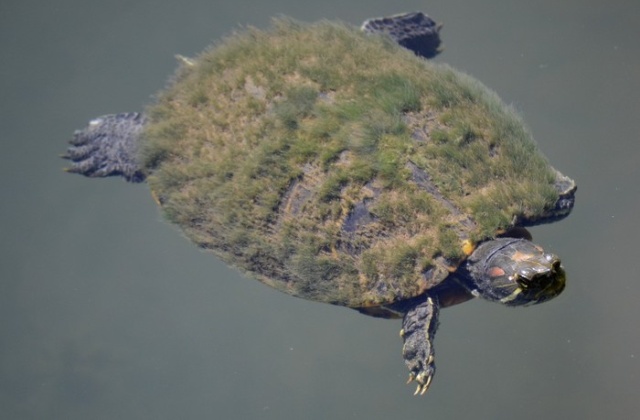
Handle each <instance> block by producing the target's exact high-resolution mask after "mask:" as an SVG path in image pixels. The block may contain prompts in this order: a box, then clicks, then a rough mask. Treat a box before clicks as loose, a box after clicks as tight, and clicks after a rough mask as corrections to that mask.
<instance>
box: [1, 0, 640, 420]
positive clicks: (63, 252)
mask: <svg viewBox="0 0 640 420" xmlns="http://www.w3.org/2000/svg"><path fill="white" fill-rule="evenodd" d="M428 3H429V4H428V5H426V4H425V3H424V2H422V1H402V2H400V3H399V4H398V5H391V4H390V3H389V2H384V1H365V0H352V1H350V2H349V3H348V4H347V5H345V4H344V2H342V1H337V0H327V1H325V2H308V4H307V3H304V2H293V1H277V0H265V1H258V0H236V1H233V2H221V1H195V0H194V1H184V2H168V1H163V2H158V1H155V2H154V1H140V0H138V1H128V2H125V1H122V0H118V1H112V2H98V1H91V2H87V1H79V0H62V1H58V2H47V1H42V0H29V1H15V0H10V1H5V2H3V3H2V5H0V51H1V52H2V57H3V58H2V65H0V92H2V95H1V100H0V133H1V135H2V145H3V147H2V154H1V155H0V159H1V163H0V171H1V174H0V188H1V191H2V197H3V199H2V205H0V216H1V217H0V220H1V222H0V407H2V408H1V411H2V413H3V415H2V417H3V418H11V419H31V418H34V419H35V418H38V419H54V418H56V419H57V418H64V419H86V418H91V419H112V418H122V419H129V418H131V419H143V418H150V419H151V418H153V419H174V418H229V419H231V418H238V419H240V418H243V419H244V418H273V419H285V418H291V419H294V418H296V419H297V418H318V419H325V418H355V419H359V418H367V419H389V418H416V417H419V418H422V417H428V418H431V419H438V418H442V419H449V418H456V419H464V418H473V419H479V418H491V419H511V418H521V419H528V418H531V419H540V418H580V419H585V418H589V419H591V418H593V419H599V418H620V419H622V418H630V417H633V413H637V412H638V411H639V410H640V403H639V402H638V398H637V397H638V390H639V389H640V327H639V326H638V323H639V319H640V305H639V304H638V302H639V301H640V287H639V286H638V278H639V274H638V272H639V269H638V264H636V261H637V260H638V257H637V254H638V253H637V248H636V247H635V245H636V243H637V240H638V239H637V238H638V237H639V236H640V227H639V226H640V223H639V222H638V216H639V213H640V182H639V181H640V176H639V175H640V174H639V170H638V166H639V162H640V141H639V137H640V129H639V128H638V127H639V126H638V119H639V117H640V114H639V110H640V44H638V42H637V39H638V35H639V33H638V27H640V3H638V2H633V1H629V0H626V1H623V0H617V1H608V2H605V1H599V2H595V1H577V0H571V1H564V2H557V1H549V0H547V1H538V2H531V1H524V0H511V1H507V0H501V1H498V0H494V1H491V2H482V3H480V2H473V1H468V0H467V1H462V0H453V1H452V0H448V1H435V0H434V1H430V2H428ZM418 9H420V10H424V11H426V12H428V13H430V14H431V15H432V16H434V17H435V18H436V19H438V20H440V21H443V22H444V23H445V29H444V31H443V38H444V40H445V47H446V51H445V53H444V54H443V55H442V56H441V57H440V58H439V60H440V61H446V62H448V63H451V64H453V65H454V66H456V67H458V68H460V69H463V70H465V71H467V72H468V73H470V74H472V75H474V76H476V77H477V78H479V79H480V80H482V81H484V82H485V83H486V84H487V85H489V86H490V87H492V88H493V89H495V90H496V91H497V92H498V93H499V94H500V95H501V96H502V97H503V98H504V99H505V100H506V101H507V102H510V103H513V104H514V105H515V106H516V107H517V108H518V109H519V110H520V111H521V112H522V113H523V114H524V116H525V119H526V120H527V122H528V124H529V125H530V127H531V128H532V131H533V132H534V134H535V136H536V138H537V140H538V142H539V144H540V147H541V149H542V150H543V151H544V152H545V153H546V154H547V155H548V156H549V158H550V160H551V161H552V163H553V164H554V165H555V166H557V167H558V168H559V169H561V170H562V171H563V172H564V173H565V174H567V175H569V176H572V177H574V178H575V179H576V180H577V182H578V185H579V190H578V196H577V205H576V208H575V210H574V213H573V214H572V215H571V217H569V218H568V219H566V220H565V221H563V222H561V223H558V224H555V225H550V226H545V227H539V228H535V229H533V230H532V233H533V234H534V236H535V239H536V241H537V242H539V243H541V244H543V245H545V246H546V247H548V248H549V249H550V250H553V251H554V252H556V253H558V254H559V255H560V256H561V257H562V258H563V261H564V265H565V266H566V268H567V271H568V274H569V285H568V288H567V290H566V291H565V292H564V294H563V295H562V296H561V297H560V298H558V299H556V300H555V301H552V302H549V303H547V304H544V305H541V306H538V307H532V308H526V309H508V308H503V307H500V306H499V305H495V304H491V303H487V302H482V301H477V302H471V303H468V304H465V305H461V306H457V307H454V308H451V309H447V310H445V311H444V312H443V313H442V316H441V328H440V331H439V333H438V336H437V339H436V348H437V357H438V373H437V376H436V379H435V382H434V384H433V386H432V388H431V390H430V391H429V393H428V395H426V396H425V397H422V398H416V397H412V396H411V393H412V391H413V388H411V387H407V386H405V385H404V380H405V379H406V371H405V367H404V364H403V362H402V359H401V357H400V349H401V340H400V338H399V337H398V330H399V322H397V321H386V320H377V319H372V318H368V317H365V316H362V315H359V314H357V313H356V312H354V311H351V310H348V309H344V308H336V307H330V306H328V305H321V304H316V303H312V302H307V301H302V300H298V299H294V298H291V297H288V296H285V295H282V294H280V293H278V292H275V291H273V290H271V289H269V288H267V287H264V286H262V285H261V284H259V283H257V282H254V281H250V280H247V279H245V278H243V277H242V276H240V275H239V274H238V273H236V272H234V271H231V270H229V269H227V268H225V266H224V265H222V264H221V263H219V262H218V261H216V260H215V259H214V258H213V257H211V256H210V255H208V254H204V253H201V252H199V251H197V250H196V249H195V248H194V246H193V245H191V244H190V243H189V242H188V241H186V240H185V239H184V238H182V237H181V236H180V235H179V234H177V232H176V230H175V229H174V228H173V227H171V226H169V225H167V224H166V223H163V222H162V221H161V220H160V216H159V213H158V211H157V209H156V207H155V205H154V203H153V201H152V199H151V197H150V196H149V194H148V192H147V190H146V188H145V186H144V185H135V186H132V185H127V184H125V183H124V182H123V181H121V180H118V179H110V180H100V181H97V180H87V179H84V178H82V177H78V176H70V175H67V174H64V173H63V172H62V171H61V167H62V166H63V162H62V161H61V160H59V159H58V158H57V155H58V154H59V153H61V152H62V151H63V150H64V148H65V142H66V140H68V139H69V138H70V136H71V133H72V132H73V130H74V129H75V128H79V127H81V126H83V125H84V124H85V123H86V121H88V120H89V119H91V118H92V117H95V116H98V115H101V114H105V113H112V112H117V111H135V110H140V109H141V108H142V106H143V105H144V104H145V103H146V102H148V101H149V99H150V95H152V94H153V93H154V92H156V91H157V90H158V89H159V88H161V87H162V86H163V84H164V83H165V80H166V78H167V76H168V75H169V74H171V72H172V71H173V68H174V66H175V62H174V59H173V55H174V54H175V53H181V54H184V55H193V54H195V53H197V52H198V51H199V50H201V49H202V48H204V47H205V46H206V45H207V44H208V43H209V42H210V41H212V40H215V39H217V38H219V37H220V36H223V35H224V34H227V33H229V32H230V31H231V30H233V29H234V28H236V27H237V25H238V24H239V23H250V24H253V25H257V26H266V25H267V24H268V21H269V17H270V16H273V15H277V14H280V13H284V14H288V15H291V16H293V17H296V18H299V19H302V20H307V21H313V20H317V19H320V18H324V17H326V18H342V19H344V20H347V21H349V22H352V23H354V24H357V23H359V22H360V21H362V20H363V19H364V18H367V17H370V16H379V15H385V14H390V13H395V12H399V11H405V10H418Z"/></svg>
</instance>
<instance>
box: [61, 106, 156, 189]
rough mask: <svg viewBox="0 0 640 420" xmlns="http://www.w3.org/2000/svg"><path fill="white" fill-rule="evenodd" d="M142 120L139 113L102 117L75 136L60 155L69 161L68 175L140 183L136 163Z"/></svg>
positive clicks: (142, 116)
mask: <svg viewBox="0 0 640 420" xmlns="http://www.w3.org/2000/svg"><path fill="white" fill-rule="evenodd" d="M145 121H146V119H145V117H144V115H143V114H140V113H124V114H112V115H104V116H102V117H99V118H96V119H94V120H92V121H90V122H89V125H88V126H87V127H86V128H84V129H82V130H77V131H76V132H75V133H74V136H73V139H71V141H70V142H69V143H70V144H71V146H70V147H69V148H68V149H67V152H66V153H65V154H63V155H62V157H63V158H64V159H68V160H70V161H71V166H69V167H68V168H65V170H66V171H67V172H71V173H77V174H82V175H84V176H88V177H107V176H122V177H124V178H125V179H126V180H127V181H129V182H142V181H144V179H145V174H144V173H143V171H142V170H141V167H140V164H139V162H138V157H137V154H138V142H139V140H140V133H141V132H142V129H143V128H144V124H145Z"/></svg>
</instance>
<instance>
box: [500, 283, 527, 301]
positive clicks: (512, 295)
mask: <svg viewBox="0 0 640 420" xmlns="http://www.w3.org/2000/svg"><path fill="white" fill-rule="evenodd" d="M520 293H522V289H521V288H519V287H518V288H517V289H516V290H514V291H513V293H511V294H510V295H509V296H507V297H503V298H502V299H500V302H502V303H507V302H511V301H512V300H515V298H517V297H518V295H519V294H520Z"/></svg>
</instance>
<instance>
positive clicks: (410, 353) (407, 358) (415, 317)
mask: <svg viewBox="0 0 640 420" xmlns="http://www.w3.org/2000/svg"><path fill="white" fill-rule="evenodd" d="M438 313H439V305H438V302H437V301H436V300H435V299H434V298H432V297H431V296H427V298H426V300H424V301H422V302H421V303H418V304H417V305H415V306H413V307H412V308H411V309H409V310H408V311H407V313H406V314H405V316H404V319H403V320H402V330H401V331H400V336H401V337H402V339H403V340H404V345H403V346H402V356H403V357H404V362H405V364H406V365H407V367H408V368H409V382H412V381H416V382H417V384H418V387H417V389H416V392H415V394H418V393H419V394H421V395H422V394H424V393H425V392H427V389H429V385H431V381H432V380H433V375H434V374H435V372H436V365H435V362H434V355H435V352H434V349H433V338H434V336H435V334H436V330H437V329H438ZM415 394H414V395H415Z"/></svg>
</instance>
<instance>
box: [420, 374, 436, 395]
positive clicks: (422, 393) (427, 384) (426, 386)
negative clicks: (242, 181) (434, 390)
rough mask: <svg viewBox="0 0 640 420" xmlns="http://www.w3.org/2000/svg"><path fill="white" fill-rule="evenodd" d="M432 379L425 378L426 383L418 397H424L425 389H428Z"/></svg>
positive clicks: (431, 377)
mask: <svg viewBox="0 0 640 420" xmlns="http://www.w3.org/2000/svg"><path fill="white" fill-rule="evenodd" d="M432 379H433V376H431V375H429V377H428V378H427V382H426V383H425V384H424V385H422V391H421V392H420V395H424V393H425V392H427V389H429V385H431V380H432Z"/></svg>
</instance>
